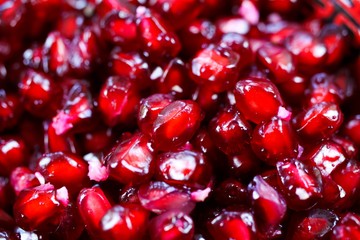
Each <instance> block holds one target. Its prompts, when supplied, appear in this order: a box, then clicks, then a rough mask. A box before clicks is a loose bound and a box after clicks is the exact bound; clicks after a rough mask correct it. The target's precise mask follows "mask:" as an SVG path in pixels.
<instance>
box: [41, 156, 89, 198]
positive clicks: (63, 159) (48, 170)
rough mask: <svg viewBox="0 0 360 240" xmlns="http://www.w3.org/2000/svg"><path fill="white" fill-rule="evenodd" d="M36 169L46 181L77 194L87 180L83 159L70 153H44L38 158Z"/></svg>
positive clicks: (85, 165) (86, 183) (86, 169)
mask: <svg viewBox="0 0 360 240" xmlns="http://www.w3.org/2000/svg"><path fill="white" fill-rule="evenodd" d="M64 169H66V171H64ZM37 171H38V172H39V173H41V174H42V176H44V178H45V181H46V182H49V183H51V184H53V185H54V186H55V187H56V188H60V187H63V186H65V187H66V188H67V189H68V190H69V192H70V194H77V193H78V192H79V191H80V190H81V189H82V188H84V187H86V185H88V182H89V179H88V178H87V173H88V166H87V164H86V162H85V160H83V159H82V158H80V157H78V156H76V155H74V154H71V153H63V152H55V153H48V154H44V155H43V156H42V157H41V158H40V159H39V160H38V164H37Z"/></svg>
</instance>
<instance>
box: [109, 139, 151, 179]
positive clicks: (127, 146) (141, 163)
mask: <svg viewBox="0 0 360 240" xmlns="http://www.w3.org/2000/svg"><path fill="white" fill-rule="evenodd" d="M105 162H106V164H107V166H108V169H109V173H110V177H111V178H113V179H115V180H116V181H118V182H120V183H123V184H127V183H132V184H138V183H142V182H146V181H148V180H149V179H150V178H151V176H152V175H153V173H154V153H153V149H152V148H151V146H150V140H149V138H148V137H147V136H145V135H142V134H140V133H137V134H134V135H133V136H131V137H130V138H128V139H126V140H124V141H122V142H120V143H119V144H118V145H117V146H115V147H114V149H113V150H111V152H110V153H109V154H108V155H107V156H106V157H105Z"/></svg>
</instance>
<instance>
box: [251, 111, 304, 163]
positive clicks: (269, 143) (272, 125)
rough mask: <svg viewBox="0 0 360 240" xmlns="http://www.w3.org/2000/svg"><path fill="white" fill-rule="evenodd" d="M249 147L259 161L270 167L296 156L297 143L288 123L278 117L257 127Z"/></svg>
mask: <svg viewBox="0 0 360 240" xmlns="http://www.w3.org/2000/svg"><path fill="white" fill-rule="evenodd" d="M251 147H252V149H253V151H254V153H255V154H256V155H257V156H258V157H259V158H260V159H261V160H263V161H265V162H266V163H268V164H270V165H275V164H276V162H277V161H279V160H282V159H285V158H292V157H296V156H297V154H298V142H297V138H296V134H295V132H294V130H293V129H292V126H291V124H290V122H289V121H286V120H283V119H280V118H278V117H274V118H272V119H271V120H269V121H265V122H262V123H260V124H259V125H257V127H256V128H255V129H254V132H253V134H252V139H251Z"/></svg>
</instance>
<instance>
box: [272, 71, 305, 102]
mask: <svg viewBox="0 0 360 240" xmlns="http://www.w3.org/2000/svg"><path fill="white" fill-rule="evenodd" d="M307 86H308V79H307V78H305V77H303V76H301V75H295V76H294V77H292V78H290V79H289V80H288V81H286V82H284V83H282V84H279V85H278V88H279V91H280V93H281V96H282V97H284V100H286V102H287V103H289V104H290V105H292V106H301V104H302V103H303V100H302V98H303V97H304V95H305V91H306V88H307Z"/></svg>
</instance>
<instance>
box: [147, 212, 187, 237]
mask: <svg viewBox="0 0 360 240" xmlns="http://www.w3.org/2000/svg"><path fill="white" fill-rule="evenodd" d="M149 235H150V239H153V240H155V239H174V240H175V239H178V240H180V239H182V240H191V239H193V236H194V222H193V220H192V219H191V217H190V216H189V215H187V214H185V213H183V212H181V211H168V212H165V213H163V214H161V215H159V216H157V217H155V218H153V219H152V220H151V222H150V224H149Z"/></svg>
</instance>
